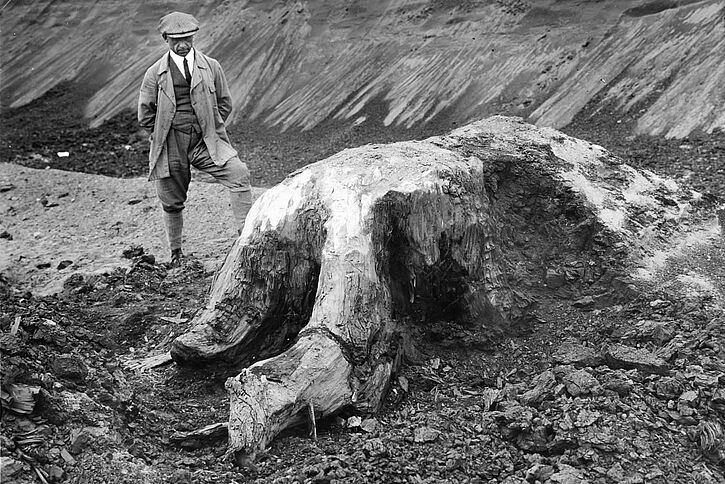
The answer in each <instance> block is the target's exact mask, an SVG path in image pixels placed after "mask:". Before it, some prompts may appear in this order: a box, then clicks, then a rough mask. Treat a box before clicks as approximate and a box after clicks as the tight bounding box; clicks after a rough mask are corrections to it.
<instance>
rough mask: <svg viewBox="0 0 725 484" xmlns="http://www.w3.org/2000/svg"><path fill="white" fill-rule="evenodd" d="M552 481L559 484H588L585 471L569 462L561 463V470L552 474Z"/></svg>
mask: <svg viewBox="0 0 725 484" xmlns="http://www.w3.org/2000/svg"><path fill="white" fill-rule="evenodd" d="M549 479H551V482H556V483H558V484H588V483H589V481H588V480H587V479H585V477H584V472H582V471H580V470H579V469H577V468H575V467H572V466H570V465H568V464H559V472H556V473H554V474H552V476H551V477H550V478H549Z"/></svg>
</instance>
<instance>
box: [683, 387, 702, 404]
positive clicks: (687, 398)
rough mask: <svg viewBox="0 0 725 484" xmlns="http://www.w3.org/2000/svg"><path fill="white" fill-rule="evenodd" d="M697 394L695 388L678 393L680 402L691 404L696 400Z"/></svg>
mask: <svg viewBox="0 0 725 484" xmlns="http://www.w3.org/2000/svg"><path fill="white" fill-rule="evenodd" d="M697 398H698V395H697V392H696V391H695V390H690V391H687V392H685V393H683V394H682V395H680V402H681V403H684V404H686V405H690V406H692V404H694V403H695V402H696V401H697Z"/></svg>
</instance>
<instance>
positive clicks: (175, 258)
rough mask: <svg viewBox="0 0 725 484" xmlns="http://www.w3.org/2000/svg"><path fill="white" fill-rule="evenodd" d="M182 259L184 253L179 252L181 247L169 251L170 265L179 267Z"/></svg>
mask: <svg viewBox="0 0 725 484" xmlns="http://www.w3.org/2000/svg"><path fill="white" fill-rule="evenodd" d="M183 259H184V254H183V253H182V252H181V249H174V250H172V251H171V267H180V266H181V261H182V260H183Z"/></svg>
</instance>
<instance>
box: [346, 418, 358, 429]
mask: <svg viewBox="0 0 725 484" xmlns="http://www.w3.org/2000/svg"><path fill="white" fill-rule="evenodd" d="M361 424H362V419H361V418H360V417H358V416H357V415H353V416H352V417H350V418H348V419H347V422H346V423H345V426H346V427H347V428H349V429H358V428H360V425H361Z"/></svg>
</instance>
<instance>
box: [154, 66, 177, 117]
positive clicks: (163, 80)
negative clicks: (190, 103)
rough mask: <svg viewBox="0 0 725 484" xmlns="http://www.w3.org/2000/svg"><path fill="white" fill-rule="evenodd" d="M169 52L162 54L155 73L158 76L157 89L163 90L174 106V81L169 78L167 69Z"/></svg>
mask: <svg viewBox="0 0 725 484" xmlns="http://www.w3.org/2000/svg"><path fill="white" fill-rule="evenodd" d="M169 61H170V59H169V54H166V55H164V57H162V58H161V61H160V62H159V69H158V71H157V74H158V76H159V80H158V83H159V89H160V90H161V91H163V93H164V94H165V95H166V97H167V98H169V100H170V101H171V104H173V105H174V106H176V96H175V95H174V81H173V80H172V79H171V71H170V70H169Z"/></svg>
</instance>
